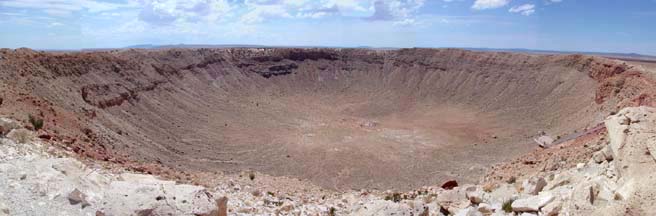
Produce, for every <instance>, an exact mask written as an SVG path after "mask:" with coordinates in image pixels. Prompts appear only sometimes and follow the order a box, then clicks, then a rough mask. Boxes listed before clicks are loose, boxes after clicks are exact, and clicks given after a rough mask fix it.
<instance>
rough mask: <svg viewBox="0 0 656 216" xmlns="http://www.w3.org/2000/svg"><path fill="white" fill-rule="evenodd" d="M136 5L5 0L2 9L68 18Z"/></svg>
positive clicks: (77, 0) (84, 0)
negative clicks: (29, 10) (81, 13)
mask: <svg viewBox="0 0 656 216" xmlns="http://www.w3.org/2000/svg"><path fill="white" fill-rule="evenodd" d="M134 6H135V4H132V2H128V3H126V4H116V3H108V2H99V1H94V0H49V1H42V0H3V1H0V7H6V8H17V9H33V10H41V11H43V12H45V13H47V14H50V15H55V16H67V15H71V14H72V13H74V12H77V11H82V10H86V11H88V12H91V13H97V12H103V11H110V10H115V9H119V8H123V7H134Z"/></svg>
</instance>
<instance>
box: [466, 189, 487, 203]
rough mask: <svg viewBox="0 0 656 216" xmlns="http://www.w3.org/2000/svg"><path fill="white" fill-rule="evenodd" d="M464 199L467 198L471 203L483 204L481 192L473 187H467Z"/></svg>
mask: <svg viewBox="0 0 656 216" xmlns="http://www.w3.org/2000/svg"><path fill="white" fill-rule="evenodd" d="M465 197H467V199H468V200H469V201H470V202H471V203H473V204H479V203H481V202H483V191H482V190H481V189H479V188H478V187H475V186H472V187H468V188H467V189H466V190H465Z"/></svg>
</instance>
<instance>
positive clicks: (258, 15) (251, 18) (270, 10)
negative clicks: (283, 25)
mask: <svg viewBox="0 0 656 216" xmlns="http://www.w3.org/2000/svg"><path fill="white" fill-rule="evenodd" d="M271 17H284V18H291V17H292V15H291V14H289V13H288V12H287V10H286V9H285V8H284V7H283V6H282V5H257V6H253V8H252V9H251V10H250V11H249V12H247V13H246V14H244V15H243V16H242V17H241V21H242V22H243V23H258V22H263V21H264V20H265V19H266V18H271Z"/></svg>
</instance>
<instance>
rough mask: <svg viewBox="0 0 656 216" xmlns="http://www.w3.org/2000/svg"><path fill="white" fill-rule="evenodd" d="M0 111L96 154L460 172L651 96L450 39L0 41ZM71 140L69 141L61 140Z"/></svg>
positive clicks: (611, 70) (598, 67)
mask: <svg viewBox="0 0 656 216" xmlns="http://www.w3.org/2000/svg"><path fill="white" fill-rule="evenodd" d="M1 54H2V56H3V60H0V66H1V67H0V72H1V73H0V74H1V75H0V82H1V83H0V84H1V85H2V86H4V87H6V89H7V90H6V91H5V92H4V93H3V94H4V95H3V99H4V103H3V105H2V106H0V113H2V114H9V115H14V116H16V118H18V119H22V118H25V114H26V113H31V114H35V115H39V116H42V117H43V118H45V119H46V128H45V129H46V130H47V131H49V132H52V133H57V134H59V135H60V136H59V138H60V139H67V140H68V141H69V142H68V143H69V144H68V145H69V146H67V147H68V148H72V149H74V150H76V152H78V153H80V154H82V155H86V156H89V157H93V158H96V159H103V160H110V161H116V162H118V163H123V162H125V161H138V162H143V163H147V164H161V165H162V166H165V167H171V168H173V169H177V170H184V171H210V172H211V171H226V172H238V171H242V170H256V171H260V172H264V173H268V174H272V175H286V176H293V177H298V178H304V179H309V180H311V181H313V182H315V183H317V184H319V185H321V186H325V187H328V188H336V189H346V188H379V189H386V188H399V189H409V188H416V187H418V186H422V185H428V184H434V183H436V182H442V181H443V180H446V179H458V180H460V181H464V182H473V181H476V180H478V177H480V176H482V175H483V174H484V171H485V169H486V168H487V167H489V165H490V164H492V163H497V162H501V161H504V160H506V159H509V158H513V157H516V156H518V155H520V154H522V153H525V152H527V151H529V150H530V149H532V148H535V145H533V144H531V143H532V142H533V141H532V140H533V138H534V136H535V135H537V134H538V132H540V131H544V132H546V133H547V134H549V135H551V136H552V137H557V136H565V135H568V134H573V133H576V132H575V131H578V132H580V131H582V130H584V129H585V128H592V127H594V126H597V125H598V124H599V123H601V122H602V120H603V119H604V117H605V116H607V115H608V114H609V113H611V112H614V111H617V110H619V108H621V107H625V106H630V105H653V98H654V91H653V89H652V88H653V86H655V85H653V84H654V82H653V80H651V79H649V78H648V77H645V76H643V74H642V71H640V70H639V69H637V68H635V67H634V66H632V65H630V64H627V63H624V62H621V61H616V60H609V59H603V58H597V57H589V56H581V55H569V56H562V55H528V54H511V53H495V52H472V51H464V50H457V49H402V50H385V51H382V50H364V49H170V50H121V51H103V52H80V53H43V52H35V51H31V50H26V49H19V50H3V51H1ZM7 104H10V105H7ZM71 140H72V141H71Z"/></svg>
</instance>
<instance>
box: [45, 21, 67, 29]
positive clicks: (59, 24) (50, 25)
mask: <svg viewBox="0 0 656 216" xmlns="http://www.w3.org/2000/svg"><path fill="white" fill-rule="evenodd" d="M63 25H64V24H62V23H60V22H53V23H50V24H48V27H51V28H52V27H57V26H63Z"/></svg>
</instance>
